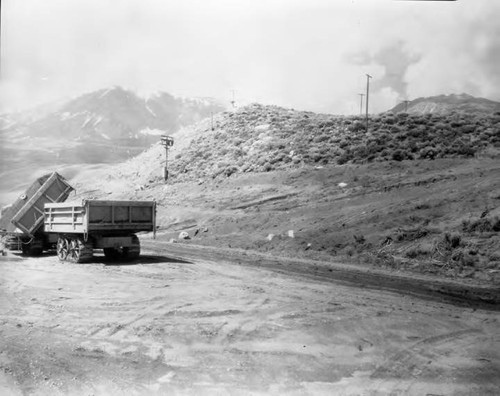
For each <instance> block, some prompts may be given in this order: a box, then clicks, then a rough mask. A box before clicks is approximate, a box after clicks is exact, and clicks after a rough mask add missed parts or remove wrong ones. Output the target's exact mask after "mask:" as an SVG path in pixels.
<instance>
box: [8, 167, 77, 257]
mask: <svg viewBox="0 0 500 396" xmlns="http://www.w3.org/2000/svg"><path fill="white" fill-rule="evenodd" d="M71 191H73V187H71V186H70V185H69V184H68V182H67V181H66V179H64V178H63V177H62V176H61V175H60V174H59V173H57V172H53V173H49V174H47V175H44V176H42V177H40V178H38V179H36V180H35V181H34V182H33V184H32V185H31V186H30V187H28V189H27V190H26V191H25V192H24V193H23V194H22V195H21V196H20V197H19V198H18V199H17V200H16V201H15V202H14V203H13V204H12V205H11V206H10V207H8V208H7V209H5V210H4V211H2V216H1V218H0V231H1V233H2V234H3V239H4V241H5V244H6V247H7V248H8V249H11V250H22V251H23V253H25V254H30V255H36V254H40V253H42V251H43V250H44V249H48V248H49V247H50V246H51V245H53V244H54V243H55V242H56V241H55V240H53V239H51V237H50V236H49V235H47V234H45V233H44V232H43V218H44V205H45V203H47V202H63V201H65V200H66V199H67V198H68V196H69V194H70V193H71Z"/></svg>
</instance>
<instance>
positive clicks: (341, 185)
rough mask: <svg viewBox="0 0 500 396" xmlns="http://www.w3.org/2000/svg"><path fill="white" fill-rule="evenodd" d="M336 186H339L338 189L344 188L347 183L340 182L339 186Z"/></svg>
mask: <svg viewBox="0 0 500 396" xmlns="http://www.w3.org/2000/svg"><path fill="white" fill-rule="evenodd" d="M337 186H339V187H340V188H344V187H347V183H344V182H340V183H339V184H337Z"/></svg>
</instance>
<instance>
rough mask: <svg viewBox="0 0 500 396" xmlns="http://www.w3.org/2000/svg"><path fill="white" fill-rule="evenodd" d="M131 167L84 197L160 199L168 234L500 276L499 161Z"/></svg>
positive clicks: (475, 278)
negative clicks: (182, 175)
mask: <svg viewBox="0 0 500 396" xmlns="http://www.w3.org/2000/svg"><path fill="white" fill-rule="evenodd" d="M130 166H131V168H130V169H129V168H128V167H127V166H126V164H123V165H122V167H120V168H119V169H120V171H119V173H116V174H115V173H108V174H107V176H106V177H102V178H96V177H93V178H86V179H77V181H78V184H77V189H79V192H80V194H81V195H80V196H81V197H83V196H89V195H90V196H101V197H108V198H126V199H154V200H156V201H157V202H158V225H159V230H158V231H159V238H162V239H163V240H167V241H168V240H171V239H178V235H179V233H180V232H181V231H185V232H187V233H188V234H189V236H190V238H191V241H192V242H193V243H195V244H200V245H211V246H218V247H232V248H241V249H249V250H256V251H260V252H267V253H272V254H275V255H278V256H288V257H300V258H305V259H317V260H323V261H329V260H336V261H339V260H340V261H349V262H352V263H358V264H361V265H366V266H372V267H382V268H391V269H394V270H405V271H410V272H419V273H425V274H435V275H438V276H444V277H448V278H454V279H461V280H462V281H463V282H466V283H467V282H469V283H470V282H476V283H487V284H492V285H498V284H499V282H500V250H499V249H500V232H499V227H500V222H499V220H498V218H499V217H500V165H499V162H498V161H497V160H495V159H487V158H483V159H471V160H463V159H448V160H446V159H441V160H434V161H403V162H385V163H384V162H382V163H373V164H366V165H343V166H326V167H320V168H307V167H306V168H301V169H297V170H293V171H280V172H266V173H257V174H255V173H249V174H244V175H231V176H230V177H222V178H216V179H210V180H200V181H199V182H196V183H193V182H184V183H176V182H172V181H171V182H168V183H164V182H160V181H158V180H156V181H154V180H150V181H148V180H149V179H148V177H149V176H148V175H149V174H148V173H147V172H146V170H144V172H146V173H144V174H143V173H142V172H143V171H140V170H138V171H135V172H136V174H134V175H135V176H134V175H133V174H132V173H131V172H132V170H133V169H136V168H135V163H132V164H130ZM125 174H126V175H128V176H127V177H125V176H123V175H125ZM145 178H146V179H145ZM134 180H135V181H140V182H141V183H138V184H137V185H136V186H135V187H133V183H134ZM86 189H87V190H88V189H90V190H91V191H86ZM178 241H179V240H178ZM179 242H182V241H179Z"/></svg>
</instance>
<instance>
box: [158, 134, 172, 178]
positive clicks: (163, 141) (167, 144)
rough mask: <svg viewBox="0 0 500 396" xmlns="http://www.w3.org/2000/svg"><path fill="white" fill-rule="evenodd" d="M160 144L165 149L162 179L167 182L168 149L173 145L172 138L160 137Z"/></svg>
mask: <svg viewBox="0 0 500 396" xmlns="http://www.w3.org/2000/svg"><path fill="white" fill-rule="evenodd" d="M161 144H162V146H163V147H165V168H163V179H165V182H166V181H167V180H168V166H167V164H168V149H169V148H170V147H172V146H173V145H174V138H173V137H172V136H167V135H161Z"/></svg>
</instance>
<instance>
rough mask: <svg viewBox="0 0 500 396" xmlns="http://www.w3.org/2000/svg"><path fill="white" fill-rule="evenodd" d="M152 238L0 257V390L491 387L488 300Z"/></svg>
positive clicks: (493, 334)
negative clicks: (118, 254) (134, 246)
mask: <svg viewBox="0 0 500 396" xmlns="http://www.w3.org/2000/svg"><path fill="white" fill-rule="evenodd" d="M146 245H147V244H146ZM158 246H159V245H158ZM158 246H157V248H155V249H154V251H153V250H151V251H150V252H145V255H144V256H143V257H141V258H140V259H138V260H136V261H135V262H133V263H130V264H129V265H111V264H110V263H106V262H105V261H104V258H102V257H98V258H97V260H96V262H95V263H92V264H85V265H75V264H67V263H60V262H59V261H58V260H57V258H56V257H55V256H51V255H46V256H43V257H39V258H29V259H25V258H19V257H17V256H11V257H10V258H8V259H5V258H3V259H2V260H1V261H0V270H1V272H0V394H2V395H10V394H12V395H23V394H29V395H31V394H35V395H66V394H71V395H120V394H124V395H125V394H127V395H130V394H139V395H143V394H200V395H201V394H203V395H207V394H208V395H210V394H213V395H221V394H222V395H223V394H294V395H302V394H311V395H317V394H325V395H331V394H345V395H384V394H418V395H426V394H433V395H451V394H453V395H460V394H463V395H478V394H481V395H485V394H491V395H493V394H498V391H499V389H500V332H499V331H498V328H499V323H498V322H499V320H500V313H499V312H498V311H497V310H491V309H481V308H477V307H465V306H463V305H462V306H457V305H452V304H447V303H445V302H443V301H436V300H433V299H431V298H427V299H422V298H418V297H415V296H412V295H406V296H405V295H404V294H401V293H395V292H391V291H389V290H377V289H376V288H375V287H372V286H373V285H371V286H370V287H356V286H354V284H352V285H350V284H348V283H346V282H345V281H342V282H338V281H336V280H335V279H334V277H330V278H327V279H323V280H322V279H321V277H318V276H304V274H301V273H300V272H298V271H286V268H285V267H283V268H282V269H280V270H279V271H276V270H275V269H274V270H273V269H272V268H267V267H265V266H261V267H252V266H249V265H244V264H242V263H238V261H237V260H235V262H233V263H228V262H222V261H217V262H216V261H213V260H211V258H210V257H208V259H199V258H197V256H196V255H191V256H189V255H185V256H184V257H183V259H180V258H179V255H178V254H169V253H167V252H166V251H165V250H164V249H163V247H161V246H160V247H158Z"/></svg>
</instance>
